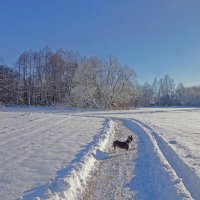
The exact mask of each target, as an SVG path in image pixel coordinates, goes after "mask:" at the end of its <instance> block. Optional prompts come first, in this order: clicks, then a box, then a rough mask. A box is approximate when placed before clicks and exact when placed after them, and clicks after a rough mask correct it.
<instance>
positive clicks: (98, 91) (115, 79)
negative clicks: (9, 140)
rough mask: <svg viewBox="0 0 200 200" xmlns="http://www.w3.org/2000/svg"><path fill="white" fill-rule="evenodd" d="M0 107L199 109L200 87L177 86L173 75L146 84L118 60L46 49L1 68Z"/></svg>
mask: <svg viewBox="0 0 200 200" xmlns="http://www.w3.org/2000/svg"><path fill="white" fill-rule="evenodd" d="M0 103H1V104H10V105H35V106H38V105H42V106H51V105H57V104H65V105H68V106H72V107H81V108H96V109H111V108H112V109H120V108H127V107H129V106H134V107H138V106H200V86H193V87H185V86H184V85H183V84H182V83H179V84H178V85H177V86H176V85H175V83H174V80H173V79H172V78H170V77H169V76H168V75H165V76H164V77H163V78H161V79H160V80H157V79H156V78H155V79H154V81H153V83H152V84H149V83H148V82H146V83H145V84H144V85H142V86H141V85H138V84H137V82H136V73H135V71H134V70H133V69H132V68H130V67H129V66H127V65H123V64H121V63H120V62H119V61H118V59H117V58H116V57H114V56H108V57H106V58H104V59H100V58H97V57H95V56H93V57H84V56H81V55H80V53H78V52H74V51H69V50H63V49H59V50H57V51H52V50H51V49H50V48H49V47H48V46H46V47H44V48H42V49H40V50H38V51H32V50H28V51H24V52H22V53H21V54H20V55H19V57H18V59H17V61H16V66H15V67H8V66H6V65H4V64H1V65H0Z"/></svg>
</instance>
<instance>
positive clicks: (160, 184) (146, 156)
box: [126, 120, 193, 200]
mask: <svg viewBox="0 0 200 200" xmlns="http://www.w3.org/2000/svg"><path fill="white" fill-rule="evenodd" d="M126 126H127V127H129V128H130V129H132V130H133V131H134V132H135V133H136V134H137V135H138V137H139V140H140V144H139V145H140V146H141V145H143V147H142V149H141V152H140V153H139V159H143V160H144V161H143V162H144V163H145V166H144V168H143V167H142V166H140V167H141V168H140V169H139V171H140V172H139V173H140V175H142V174H145V173H144V172H143V170H144V171H145V170H146V171H147V173H146V174H145V176H144V175H142V177H143V179H149V180H147V184H146V185H145V186H144V185H142V186H141V187H146V190H148V187H151V191H153V194H151V196H148V199H163V200H164V199H166V200H167V199H176V200H182V199H193V198H192V197H191V195H190V193H189V192H188V190H187V189H186V188H185V186H184V184H183V181H182V179H181V178H179V177H178V176H177V174H176V172H175V171H174V169H173V168H172V167H171V165H170V164H169V162H168V161H167V159H166V158H165V156H164V155H163V153H162V151H161V150H160V148H159V146H158V144H157V141H156V139H155V138H154V136H153V135H152V133H151V131H150V130H149V129H147V128H146V127H144V126H143V125H142V124H140V123H139V122H138V121H135V120H127V121H126ZM139 148H141V147H139ZM145 152H146V153H145ZM141 171H142V172H141ZM136 173H137V172H136ZM144 182H145V181H144V180H143V183H144ZM150 182H151V184H150V185H149V183H150ZM140 189H141V188H139V190H140ZM149 190H150V189H149ZM148 193H149V192H148ZM142 195H145V193H144V192H143V194H142ZM147 195H149V194H147Z"/></svg>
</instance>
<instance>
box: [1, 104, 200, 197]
mask: <svg viewBox="0 0 200 200" xmlns="http://www.w3.org/2000/svg"><path fill="white" fill-rule="evenodd" d="M129 134H132V135H133V137H134V141H133V144H132V146H131V149H130V151H129V153H128V155H126V153H125V151H123V150H119V151H118V152H117V153H116V154H115V153H113V149H112V147H111V146H112V141H113V140H115V139H118V140H125V139H126V138H127V135H129ZM199 150H200V109H194V108H149V109H138V110H129V111H109V112H103V111H102V112H94V111H92V112H89V111H84V112H80V111H79V110H76V111H74V110H71V111H69V110H68V111H66V110H64V109H35V108H29V109H26V108H24V109H22V108H12V109H11V108H1V109H0V166H1V168H0V199H4V200H10V199H34V198H35V199H70V200H71V199H88V200H89V199H138V200H142V199H148V200H156V199H166V200H167V199H170V200H171V199H172V200H173V199H174V200H177V199H197V200H198V199H200V190H199V188H200V151H199Z"/></svg>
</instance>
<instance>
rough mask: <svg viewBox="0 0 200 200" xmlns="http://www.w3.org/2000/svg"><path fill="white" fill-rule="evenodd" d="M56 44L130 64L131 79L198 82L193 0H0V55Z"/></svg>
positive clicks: (197, 21)
mask: <svg viewBox="0 0 200 200" xmlns="http://www.w3.org/2000/svg"><path fill="white" fill-rule="evenodd" d="M46 44H47V45H48V46H50V47H51V48H52V49H53V50H56V49H58V48H60V47H62V48H66V49H70V50H74V51H79V52H80V53H81V55H86V56H92V55H95V56H98V57H100V58H103V57H105V56H107V55H114V56H116V57H118V59H119V61H120V62H121V63H123V64H127V65H129V66H130V67H132V68H134V69H135V71H136V73H137V81H138V82H139V83H141V84H143V83H144V82H145V81H148V82H152V81H153V79H154V77H157V78H158V79H159V78H161V77H163V76H164V74H169V75H170V77H171V78H173V79H174V80H175V82H176V83H178V82H183V83H184V84H185V85H188V86H190V85H200V1H199V0H124V1H123V0H17V1H13V0H0V55H2V56H3V57H4V63H6V64H9V65H14V64H15V61H16V59H17V57H18V56H19V54H20V53H22V52H23V51H24V50H28V49H30V48H32V49H40V48H42V47H44V46H45V45H46Z"/></svg>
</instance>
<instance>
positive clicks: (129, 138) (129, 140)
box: [125, 135, 133, 144]
mask: <svg viewBox="0 0 200 200" xmlns="http://www.w3.org/2000/svg"><path fill="white" fill-rule="evenodd" d="M132 140H133V136H132V135H129V136H128V138H127V140H126V141H125V142H126V143H128V144H129V143H131V142H132Z"/></svg>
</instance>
